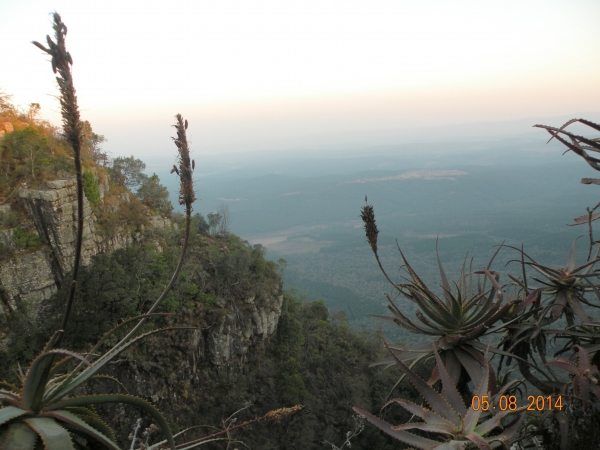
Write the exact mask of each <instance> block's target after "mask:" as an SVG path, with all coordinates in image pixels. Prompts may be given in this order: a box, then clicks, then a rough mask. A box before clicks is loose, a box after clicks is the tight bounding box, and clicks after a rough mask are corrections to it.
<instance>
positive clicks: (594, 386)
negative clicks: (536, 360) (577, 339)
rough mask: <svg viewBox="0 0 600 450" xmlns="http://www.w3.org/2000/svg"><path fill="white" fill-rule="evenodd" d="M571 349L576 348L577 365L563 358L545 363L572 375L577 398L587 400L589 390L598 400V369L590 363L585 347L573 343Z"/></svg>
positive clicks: (599, 392)
mask: <svg viewBox="0 0 600 450" xmlns="http://www.w3.org/2000/svg"><path fill="white" fill-rule="evenodd" d="M573 350H578V355H579V364H578V365H575V364H573V363H572V362H571V361H569V360H567V359H563V358H558V359H556V360H554V361H550V362H548V363H546V365H547V366H549V367H557V368H559V369H562V370H565V371H567V372H569V373H570V374H571V375H573V380H572V386H573V394H574V395H575V396H576V397H578V398H579V399H581V400H583V401H585V402H589V401H590V400H589V397H590V392H592V393H594V395H595V396H596V398H597V399H598V400H600V387H599V380H598V376H599V375H600V371H598V367H597V366H596V365H592V364H590V357H589V355H588V352H587V350H586V349H585V348H583V347H581V346H579V345H574V346H573Z"/></svg>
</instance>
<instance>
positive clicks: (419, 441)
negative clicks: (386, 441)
mask: <svg viewBox="0 0 600 450" xmlns="http://www.w3.org/2000/svg"><path fill="white" fill-rule="evenodd" d="M352 409H353V410H354V412H355V413H356V414H358V415H360V416H363V417H364V418H365V419H367V421H369V422H370V423H371V424H373V425H375V426H376V427H377V428H379V429H380V430H381V431H383V432H384V433H386V434H388V435H390V436H391V437H393V438H395V439H397V440H399V441H402V442H405V443H407V444H408V445H412V446H414V447H417V448H419V449H422V450H426V449H431V448H437V446H438V445H439V444H440V442H438V441H434V440H432V439H427V438H424V437H421V436H417V435H416V434H413V433H409V432H408V431H404V430H395V429H394V426H393V425H392V424H389V423H387V422H386V421H385V420H382V419H380V418H379V417H376V416H374V415H373V414H370V413H368V412H366V411H364V410H362V409H360V408H357V407H356V406H355V407H353V408H352Z"/></svg>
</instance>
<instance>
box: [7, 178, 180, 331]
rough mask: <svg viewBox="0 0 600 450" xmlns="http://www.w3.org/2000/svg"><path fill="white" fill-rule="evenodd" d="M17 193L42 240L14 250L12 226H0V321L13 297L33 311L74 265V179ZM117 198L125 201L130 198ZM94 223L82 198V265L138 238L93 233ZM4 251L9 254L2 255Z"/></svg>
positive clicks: (157, 224)
mask: <svg viewBox="0 0 600 450" xmlns="http://www.w3.org/2000/svg"><path fill="white" fill-rule="evenodd" d="M99 190H100V191H101V192H102V193H104V192H106V191H107V190H108V186H104V185H102V184H101V185H100V189H99ZM19 196H20V198H21V199H22V201H23V202H24V204H25V207H26V209H27V211H28V212H29V216H30V218H31V222H32V223H33V225H34V227H35V230H36V231H37V234H38V235H39V236H40V238H41V241H42V242H43V245H42V246H41V247H40V248H39V249H35V250H23V249H19V247H18V246H17V245H16V243H15V239H14V233H15V230H16V228H13V229H8V230H0V245H2V247H1V248H0V251H2V252H4V253H5V254H4V255H2V258H0V324H1V323H2V322H3V321H4V315H5V313H6V312H7V311H6V309H8V310H14V309H16V308H17V301H25V302H27V303H28V304H29V305H31V306H32V307H33V308H32V309H33V310H34V311H35V310H37V309H38V308H39V306H40V304H41V303H42V302H43V301H44V300H47V299H49V298H50V297H51V296H52V295H53V294H54V293H56V291H57V290H58V288H59V287H60V286H61V284H62V283H63V281H64V279H65V277H66V276H67V275H68V274H69V272H70V271H71V270H72V268H73V260H74V253H75V239H76V232H77V189H76V181H75V178H71V179H66V180H55V181H48V182H47V183H46V189H27V188H22V189H20V190H19ZM122 201H123V202H127V201H129V197H128V196H127V197H124V198H123V199H122ZM2 213H3V214H8V213H10V208H9V207H7V205H3V210H2ZM148 219H149V223H150V225H151V227H152V228H153V229H164V228H170V227H172V226H174V225H173V224H172V223H171V221H170V220H169V219H168V218H164V217H160V216H152V215H149V217H148ZM96 228H97V227H96V217H95V216H94V213H93V212H92V210H91V208H90V205H89V203H88V201H87V199H86V198H85V197H84V228H83V244H82V255H81V257H82V264H84V265H87V264H89V263H90V261H91V258H92V256H94V255H95V254H97V253H104V252H112V251H115V250H117V249H119V248H124V247H126V246H128V245H131V244H132V243H133V242H135V241H136V240H139V239H142V238H143V236H142V234H141V233H140V232H135V233H131V232H127V231H126V230H124V229H122V230H120V231H119V232H117V233H116V234H115V235H113V236H112V237H110V238H106V237H102V236H101V235H100V234H98V233H97V230H96ZM9 252H10V253H12V254H11V255H7V254H8V253H9ZM7 256H8V257H7ZM1 340H2V338H1V336H0V341H1Z"/></svg>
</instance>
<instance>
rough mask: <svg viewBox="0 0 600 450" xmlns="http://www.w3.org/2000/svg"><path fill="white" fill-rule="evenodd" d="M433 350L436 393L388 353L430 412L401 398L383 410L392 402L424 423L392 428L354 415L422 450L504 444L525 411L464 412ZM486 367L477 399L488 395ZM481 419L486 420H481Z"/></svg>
mask: <svg viewBox="0 0 600 450" xmlns="http://www.w3.org/2000/svg"><path fill="white" fill-rule="evenodd" d="M386 345H387V344H386ZM388 349H389V347H388ZM432 350H433V353H434V356H435V358H436V361H437V367H438V368H439V369H438V370H439V377H440V379H441V381H442V389H441V392H437V391H436V390H435V389H433V388H432V387H431V386H430V385H429V384H428V383H427V382H425V381H424V380H423V379H421V378H420V377H419V376H418V375H417V374H416V373H414V372H413V371H412V370H411V369H410V368H408V367H407V366H406V365H405V364H404V363H403V362H402V361H401V360H400V359H399V358H397V357H396V356H395V355H394V353H393V352H392V351H391V349H390V353H392V357H393V358H394V360H395V362H396V364H397V365H398V367H399V368H400V370H401V371H402V372H403V373H404V375H405V376H406V378H407V379H408V380H410V382H411V383H412V384H413V386H414V387H415V388H416V389H417V391H418V392H419V394H421V395H422V396H423V398H424V400H425V401H426V402H427V404H428V405H429V409H428V408H425V407H423V406H420V405H416V404H414V403H412V402H409V401H407V400H404V399H394V400H391V401H390V402H388V403H387V404H386V405H385V406H384V408H385V407H386V406H388V405H390V404H392V403H396V404H399V405H400V406H402V407H403V408H404V409H406V410H407V411H408V412H410V413H412V414H413V415H414V416H417V417H419V418H420V419H422V420H423V422H414V423H406V424H401V425H397V426H393V425H391V424H389V423H387V422H386V421H384V420H382V419H380V418H378V417H376V416H374V415H372V414H370V413H368V412H366V411H363V410H361V409H360V408H356V407H355V408H354V411H355V412H356V413H357V414H360V415H362V416H364V417H365V418H366V419H367V421H369V422H370V423H371V424H373V425H375V426H376V427H377V428H379V429H380V430H382V431H384V432H385V433H387V434H389V435H390V436H392V437H394V438H395V439H398V440H400V441H402V442H405V443H407V444H409V445H412V446H414V447H416V448H419V449H423V450H425V449H429V450H444V449H459V448H460V449H462V448H465V446H466V445H467V444H475V445H476V446H477V447H478V448H481V449H491V448H494V447H497V446H498V445H507V443H508V442H510V440H511V439H512V438H513V437H514V436H515V434H516V433H517V431H518V429H519V428H520V426H521V424H522V423H523V420H524V418H525V415H524V414H523V413H524V408H517V409H516V410H514V411H511V410H506V411H501V412H499V413H496V414H490V413H489V412H484V411H483V410H482V409H481V408H479V409H478V410H474V409H472V408H468V409H467V407H466V405H465V404H464V401H463V399H462V397H461V395H460V393H459V392H458V389H457V388H456V386H455V384H454V383H453V382H452V379H451V376H450V374H449V373H448V372H447V371H446V369H445V366H444V364H442V361H441V357H440V355H439V353H438V351H437V349H436V348H435V346H433V348H432ZM488 366H489V363H488V362H487V358H485V362H484V366H483V368H482V373H481V376H480V379H481V380H480V382H479V384H478V385H477V386H476V388H475V391H474V395H478V396H479V397H480V398H481V397H482V396H484V395H488V393H489V381H490V379H489V373H490V372H489V367H488ZM484 414H486V416H485V417H484ZM517 414H518V415H519V416H520V417H519V418H518V419H517V420H515V421H513V422H512V423H510V424H509V426H507V427H506V428H504V429H503V430H502V432H501V433H496V434H495V435H491V436H488V435H489V434H490V433H493V432H495V431H496V430H498V429H499V428H503V424H502V420H503V419H505V418H506V417H508V416H510V415H517ZM482 418H483V419H485V420H482ZM407 430H420V431H425V432H428V433H438V434H440V435H441V437H444V438H445V439H446V440H445V441H444V442H441V441H434V440H432V439H428V438H424V437H422V436H419V435H416V434H414V433H410V432H408V431H407Z"/></svg>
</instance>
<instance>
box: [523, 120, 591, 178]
mask: <svg viewBox="0 0 600 450" xmlns="http://www.w3.org/2000/svg"><path fill="white" fill-rule="evenodd" d="M575 122H580V123H582V124H584V125H587V126H589V127H590V128H593V129H595V130H598V128H599V125H598V124H595V123H593V122H590V121H588V120H584V119H572V120H569V121H568V122H567V123H565V124H564V125H563V126H562V127H560V128H555V127H549V126H547V125H534V127H537V128H543V129H545V130H546V131H547V132H548V133H550V135H551V136H552V137H551V138H550V140H549V141H548V142H550V141H551V140H552V139H553V138H556V139H557V140H559V141H560V142H561V143H563V144H564V145H566V146H567V148H568V149H569V150H572V151H573V152H574V153H576V154H577V155H579V156H581V157H582V158H583V159H584V160H585V161H586V162H587V163H588V164H589V165H590V166H591V167H593V168H594V169H596V170H600V165H599V164H598V163H600V159H598V158H594V157H592V156H590V155H589V153H587V151H586V150H588V151H593V152H598V151H600V143H599V142H598V140H597V139H588V138H585V137H583V136H578V135H575V134H573V133H570V132H568V131H565V128H566V127H567V126H569V125H571V124H572V123H575ZM560 134H564V135H565V136H567V137H569V139H570V140H571V142H569V141H567V140H566V139H564V138H562V137H561V136H560ZM584 144H585V145H584Z"/></svg>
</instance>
